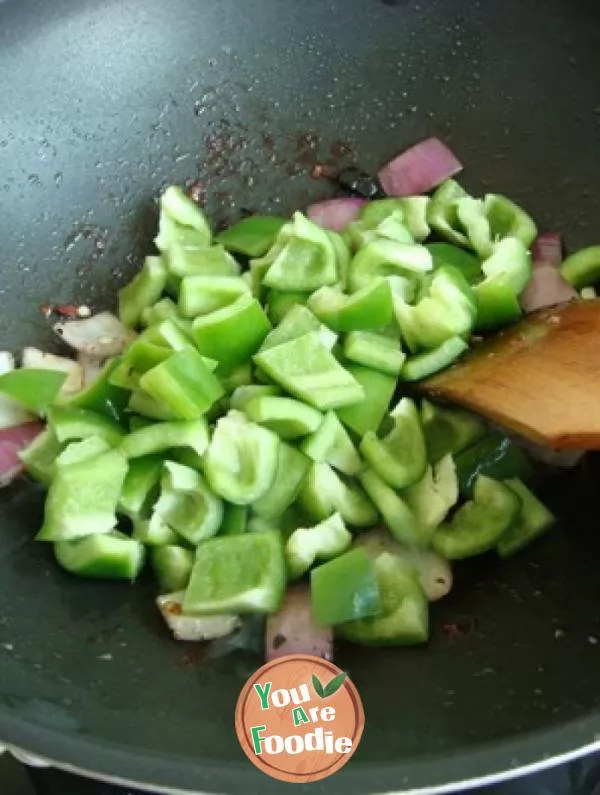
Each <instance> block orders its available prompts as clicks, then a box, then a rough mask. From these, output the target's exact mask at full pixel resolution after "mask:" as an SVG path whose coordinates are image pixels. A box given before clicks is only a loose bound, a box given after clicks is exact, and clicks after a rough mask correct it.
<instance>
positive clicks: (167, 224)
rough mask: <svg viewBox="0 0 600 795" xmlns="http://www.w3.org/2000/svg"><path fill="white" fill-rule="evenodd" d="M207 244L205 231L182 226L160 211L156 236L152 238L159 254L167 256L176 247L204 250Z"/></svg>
mask: <svg viewBox="0 0 600 795" xmlns="http://www.w3.org/2000/svg"><path fill="white" fill-rule="evenodd" d="M209 244H210V233H209V234H208V235H207V234H206V230H203V229H194V228H193V227H191V226H182V225H181V224H178V223H177V222H176V221H174V220H173V218H171V216H170V215H168V214H167V213H166V212H164V211H161V213H160V215H159V218H158V234H157V235H156V237H155V238H154V245H155V246H156V248H157V249H158V250H159V251H160V252H161V253H163V254H166V255H167V256H169V255H170V254H171V252H172V251H173V249H174V248H176V247H177V246H182V247H183V248H206V247H207V246H208V245H209Z"/></svg>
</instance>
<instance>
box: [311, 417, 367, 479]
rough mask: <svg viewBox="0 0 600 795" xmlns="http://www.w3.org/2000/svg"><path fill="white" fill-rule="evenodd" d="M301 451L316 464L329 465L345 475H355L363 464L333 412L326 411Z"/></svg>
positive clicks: (346, 432)
mask: <svg viewBox="0 0 600 795" xmlns="http://www.w3.org/2000/svg"><path fill="white" fill-rule="evenodd" d="M301 450H302V452H303V453H305V454H306V455H307V456H308V457H309V458H310V459H312V460H313V461H315V462H316V463H318V464H322V463H324V464H329V465H330V466H332V467H333V468H334V469H337V470H338V471H339V472H343V473H344V474H345V475H357V474H358V473H359V472H360V471H361V469H362V467H363V463H362V461H361V458H360V456H359V454H358V452H357V450H356V447H355V446H354V443H353V442H352V439H351V438H350V436H349V435H348V431H347V430H346V429H345V428H344V426H343V425H342V423H341V421H340V419H339V417H338V416H337V414H335V412H333V411H328V412H327V414H326V415H325V417H324V419H323V421H322V422H321V424H320V425H319V427H318V428H317V430H316V431H315V432H314V433H312V434H311V435H310V436H308V437H307V438H306V439H305V440H304V441H303V442H302V445H301Z"/></svg>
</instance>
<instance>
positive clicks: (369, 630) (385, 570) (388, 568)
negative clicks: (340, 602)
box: [336, 552, 429, 646]
mask: <svg viewBox="0 0 600 795" xmlns="http://www.w3.org/2000/svg"><path fill="white" fill-rule="evenodd" d="M373 566H374V568H375V576H376V578H377V586H378V589H379V592H380V594H381V611H380V614H379V615H376V616H373V617H366V618H361V619H359V620H356V621H349V622H346V623H344V624H341V625H340V626H338V627H336V634H337V635H338V636H339V637H341V638H343V639H344V640H347V641H350V642H351V643H358V644H360V645H362V646H413V645H415V644H419V643H426V642H427V640H428V638H429V606H428V604H427V597H426V596H425V593H424V591H423V588H422V587H421V584H420V582H419V579H418V576H417V575H416V574H415V572H414V570H413V569H412V568H411V567H410V566H409V565H407V564H406V562H405V561H404V560H402V558H400V557H399V556H398V555H394V554H392V553H390V552H382V553H381V554H380V555H378V556H377V558H375V561H374V563H373Z"/></svg>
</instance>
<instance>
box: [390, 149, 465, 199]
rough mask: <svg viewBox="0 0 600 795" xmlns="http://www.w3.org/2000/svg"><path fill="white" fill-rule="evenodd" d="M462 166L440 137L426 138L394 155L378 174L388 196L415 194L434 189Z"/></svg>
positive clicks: (460, 169)
mask: <svg viewBox="0 0 600 795" xmlns="http://www.w3.org/2000/svg"><path fill="white" fill-rule="evenodd" d="M462 168H463V166H462V163H461V162H460V160H458V158H457V157H456V156H455V154H454V153H453V152H451V151H450V149H448V147H447V146H445V144H443V143H442V142H441V141H440V140H439V138H427V139H426V140H425V141H421V143H418V144H416V145H415V146H412V147H411V148H410V149H407V150H406V151H405V152H402V154H400V155H398V157H395V158H394V159H393V160H392V161H391V162H390V163H388V164H387V166H384V167H383V168H382V169H381V171H380V172H379V174H378V176H379V181H380V182H381V184H382V186H383V189H384V191H385V192H386V193H387V195H388V196H416V195H418V194H420V193H428V192H429V191H430V190H433V188H436V187H437V186H438V185H440V184H441V183H442V182H445V181H446V180H447V179H450V177H453V176H455V175H456V174H458V173H459V172H460V171H462Z"/></svg>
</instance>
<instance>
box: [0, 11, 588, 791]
mask: <svg viewBox="0 0 600 795" xmlns="http://www.w3.org/2000/svg"><path fill="white" fill-rule="evenodd" d="M599 75H600V5H599V4H598V2H597V0H530V2H523V0H480V1H477V0H472V1H471V2H462V1H461V0H420V2H419V1H416V2H413V1H412V0H397V2H393V1H392V0H388V2H382V1H381V0H304V2H297V1H296V2H295V1H294V0H170V2H164V0H161V1H159V0H104V2H102V1H100V2H98V0H95V2H91V0H79V2H77V1H76V0H53V2H48V0H8V2H4V3H2V4H0V185H1V186H2V191H1V192H0V196H1V197H2V200H1V203H0V264H1V268H2V281H1V283H0V300H1V302H2V303H1V306H2V312H1V318H2V323H1V329H2V336H1V346H2V347H9V348H14V349H18V348H19V347H20V346H22V345H23V344H24V343H27V342H34V343H36V344H38V345H39V346H41V347H44V346H48V345H50V344H53V343H51V334H50V332H49V331H48V328H47V326H46V322H45V321H44V319H43V317H42V315H41V314H40V312H39V311H38V305H39V304H43V303H46V302H48V301H50V302H52V303H59V302H70V301H75V302H81V301H85V302H86V303H91V304H92V305H93V306H94V307H105V306H108V305H110V304H111V303H112V301H113V298H114V294H115V289H116V287H117V285H118V284H120V283H121V282H123V281H124V280H125V279H126V278H127V277H128V275H129V274H130V273H131V272H132V271H133V270H134V267H135V265H136V263H138V262H139V260H140V257H141V255H142V254H143V253H144V252H148V251H149V250H150V246H151V243H150V240H151V237H152V233H153V229H154V224H155V219H156V211H155V205H154V201H153V200H154V197H155V196H156V195H157V193H158V192H159V190H160V188H161V187H162V186H164V185H165V184H167V183H169V182H173V181H175V182H183V181H185V180H188V179H190V180H191V179H200V180H201V181H202V182H203V183H204V184H205V186H206V191H207V195H208V204H207V206H208V210H209V212H210V213H211V215H212V217H213V219H214V221H215V222H218V221H226V220H230V219H232V218H234V217H236V216H237V215H239V214H240V212H241V211H242V210H243V209H244V208H246V209H250V210H259V209H260V210H266V211H278V212H281V211H284V210H285V211H290V210H292V209H293V208H295V207H298V206H302V205H304V204H305V203H306V202H307V200H308V199H309V198H313V197H317V196H319V195H323V194H324V192H325V191H326V190H327V186H326V185H325V184H323V183H322V182H317V181H314V180H311V178H310V176H309V173H310V171H311V168H312V167H313V166H314V164H315V163H316V162H322V161H327V160H329V159H331V160H332V161H334V162H335V163H336V164H338V165H341V164H346V163H348V164H349V163H351V162H353V161H355V162H357V163H359V164H360V166H361V167H362V168H364V169H366V170H375V169H376V168H377V167H378V166H379V165H381V164H383V163H384V162H385V161H386V160H387V159H389V158H390V157H391V156H392V155H393V154H395V153H396V152H397V151H398V150H400V149H402V148H403V147H404V146H406V145H408V144H411V143H413V142H415V141H416V140H418V139H419V138H421V137H424V136H425V135H428V134H438V135H440V136H441V137H442V138H443V139H444V140H446V141H447V142H449V143H450V144H451V145H452V146H453V147H454V148H455V149H456V151H457V153H458V154H459V155H460V156H461V158H462V159H463V160H464V162H466V163H467V165H468V170H467V172H466V174H465V177H464V181H465V184H466V185H467V186H468V187H470V188H471V189H472V190H474V191H483V190H484V189H486V188H493V189H494V190H497V191H500V192H506V193H508V194H509V195H510V196H512V197H514V198H515V199H517V200H518V201H520V202H522V203H523V204H525V205H526V206H527V208H528V209H529V210H530V211H531V212H532V214H533V215H534V216H535V217H536V218H537V219H538V220H539V222H540V225H541V226H542V227H546V228H549V229H555V228H559V229H561V230H563V231H564V232H565V233H566V235H567V239H568V242H569V243H570V244H571V245H572V246H574V247H575V246H578V245H582V244H585V243H592V242H597V240H598V237H599V234H600V229H599V227H598V219H599V218H600V194H599V193H598V184H599V181H600V84H599ZM596 469H597V468H596ZM598 474H599V473H598V472H597V471H595V467H594V464H593V462H592V463H591V464H590V465H589V466H588V468H587V470H586V471H581V470H577V471H575V472H573V473H571V474H570V475H567V476H565V477H563V478H562V479H561V478H558V479H556V480H553V481H551V482H550V483H549V484H548V486H547V493H546V495H545V497H546V499H547V500H548V502H549V503H550V504H551V506H552V507H553V508H555V509H556V510H557V511H558V513H559V515H560V517H561V520H562V521H561V526H560V527H559V528H558V529H557V530H555V531H554V532H553V533H552V534H551V535H550V536H548V537H547V538H546V539H544V540H541V541H539V542H538V543H536V544H535V545H534V546H533V547H532V548H531V549H530V550H529V551H527V552H526V553H524V554H522V555H521V556H518V557H517V558H515V559H514V560H511V561H509V562H508V563H504V564H502V565H500V564H497V563H496V562H495V561H486V560H483V561H479V560H478V561H476V563H474V564H473V565H469V566H464V567H462V568H460V569H459V571H458V584H457V587H456V589H455V591H454V592H453V594H452V595H451V596H450V598H449V599H447V600H446V601H445V602H443V603H442V604H440V605H439V606H437V607H436V608H435V610H434V621H435V629H434V633H433V639H432V641H431V643H430V645H429V646H428V647H427V648H419V649H414V650H406V651H403V650H400V651H385V650H376V651H370V650H361V649H350V648H340V649H339V653H338V662H339V664H340V665H341V666H343V667H344V668H347V669H348V670H349V671H350V672H351V675H352V677H353V679H354V681H355V683H356V684H357V686H358V688H359V690H360V692H361V694H362V697H363V700H364V704H365V710H366V715H367V725H366V731H365V735H364V739H363V741H362V744H361V746H360V748H359V750H358V752H357V753H356V756H355V758H354V759H353V760H352V762H351V763H350V764H349V765H348V766H347V767H346V768H345V769H344V770H343V771H342V772H340V773H339V774H337V775H336V776H335V777H334V778H332V779H331V780H328V781H327V782H325V783H324V784H321V785H315V786H314V787H313V789H314V790H315V791H327V792H338V791H339V792H344V793H345V795H352V793H362V792H367V791H368V792H380V791H389V790H394V791H406V790H411V791H412V790H413V789H419V788H426V790H427V791H433V790H432V789H430V788H436V787H441V786H442V785H448V784H450V783H452V782H461V781H465V780H467V779H472V778H481V777H486V776H496V775H498V774H500V773H502V772H503V771H513V772H514V771H516V770H518V769H520V768H522V767H524V766H529V765H532V764H534V763H537V762H540V761H542V760H543V761H546V760H549V759H550V758H553V757H559V756H564V755H569V754H577V753H579V752H583V751H584V750H585V749H586V748H590V747H591V746H592V745H594V744H597V742H598V740H597V737H598V735H599V732H600V665H599V663H600V643H596V642H595V640H596V639H600V607H599V606H600V577H599V575H598V560H599V559H600V534H599V532H598V518H597V517H598V505H599V497H600V494H599V492H600V489H599V488H598V485H597V484H598V483H600V480H599V479H598ZM41 505H42V500H41V496H40V494H39V493H36V492H35V491H33V490H28V489H26V488H23V487H18V488H14V489H11V490H8V491H5V492H3V493H2V494H1V495H0V532H1V555H0V594H1V602H0V604H1V607H0V740H2V741H4V742H6V743H9V744H12V745H14V746H17V747H19V748H21V749H26V750H27V751H29V752H33V753H35V754H37V755H41V756H42V757H45V758H48V759H50V760H54V761H55V762H56V763H57V764H59V765H62V766H74V767H76V768H78V769H83V770H87V771H91V772H93V773H94V774H96V775H99V776H103V777H110V776H112V777H117V778H120V779H128V780H131V781H135V782H138V783H140V782H143V783H146V784H147V785H148V786H149V787H150V786H155V787H157V788H158V787H160V788H164V789H173V790H175V789H178V790H182V791H185V792H189V791H202V792H240V793H241V792H245V793H248V792H258V791H260V792H264V793H267V794H268V793H275V792H281V789H282V785H280V784H279V783H277V782H271V781H270V780H268V779H267V778H266V777H264V776H263V775H262V774H260V773H258V772H257V771H254V770H253V769H252V767H251V765H250V764H249V763H248V762H247V760H246V759H245V758H244V757H243V755H242V752H241V750H240V748H239V747H238V744H237V740H236V738H235V734H234V728H233V710H234V705H235V701H236V697H237V694H238V692H239V690H240V687H241V685H242V683H243V681H244V679H245V677H246V676H247V675H248V674H249V673H250V672H251V671H252V670H253V669H254V668H256V667H257V664H258V659H257V658H256V657H253V656H252V655H251V654H250V653H248V652H240V653H239V654H237V655H233V656H231V657H228V658H225V659H217V660H214V659H212V660H204V661H203V660H201V654H200V653H197V652H196V651H195V650H193V649H192V651H190V650H189V649H182V647H181V646H178V645H177V644H176V643H175V642H172V641H171V640H170V639H169V637H168V635H167V633H166V631H165V630H164V629H163V627H162V626H161V625H160V620H159V617H158V616H157V614H156V611H155V610H154V608H153V606H152V595H153V589H152V585H151V584H150V583H148V585H146V586H144V585H140V586H138V587H135V588H128V587H121V586H118V585H112V584H108V585H101V584H94V583H89V582H79V581H75V580H74V579H71V578H69V576H68V575H66V574H63V573H61V572H60V571H59V570H58V569H57V568H56V567H55V565H54V564H53V562H52V560H51V556H50V554H49V551H48V550H47V549H46V548H45V547H44V546H43V545H41V544H34V543H32V542H31V540H30V539H31V537H32V536H33V534H34V532H35V531H36V529H37V528H38V526H39V523H40V515H41V514H40V512H41ZM448 625H458V626H459V628H460V630H461V631H460V632H459V633H458V637H454V635H455V634H456V633H455V632H454V631H449V628H448ZM295 791H303V789H302V787H299V788H297V789H296V790H295Z"/></svg>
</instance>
